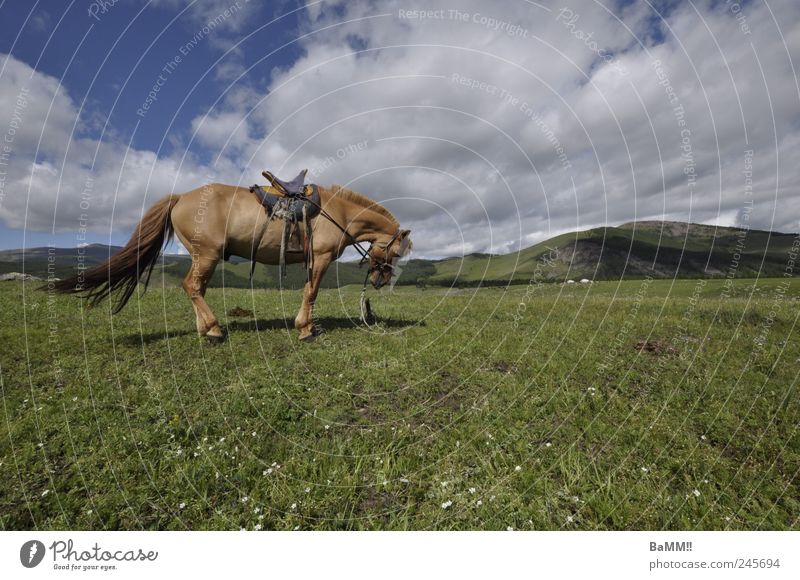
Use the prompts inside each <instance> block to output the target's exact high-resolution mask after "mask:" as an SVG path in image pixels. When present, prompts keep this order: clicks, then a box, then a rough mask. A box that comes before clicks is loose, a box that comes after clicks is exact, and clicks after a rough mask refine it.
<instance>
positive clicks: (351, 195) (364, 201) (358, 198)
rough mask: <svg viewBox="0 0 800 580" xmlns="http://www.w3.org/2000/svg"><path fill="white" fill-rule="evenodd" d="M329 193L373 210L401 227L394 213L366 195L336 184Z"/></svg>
mask: <svg viewBox="0 0 800 580" xmlns="http://www.w3.org/2000/svg"><path fill="white" fill-rule="evenodd" d="M329 191H330V192H331V194H332V195H333V196H334V197H338V198H339V199H344V200H347V201H352V202H353V203H355V204H357V205H360V206H362V207H365V208H368V209H371V210H372V211H374V212H376V213H379V214H381V215H382V216H383V217H385V218H386V219H388V220H389V221H391V222H392V223H393V224H395V225H399V223H398V221H397V218H395V217H394V216H393V215H392V212H390V211H389V210H388V209H386V208H385V207H383V206H382V205H381V204H379V203H378V202H377V201H375V200H374V199H370V198H368V197H367V196H366V195H362V194H360V193H358V192H357V191H353V190H352V189H348V188H346V187H343V186H341V185H335V184H334V185H332V186H331V187H330V188H329Z"/></svg>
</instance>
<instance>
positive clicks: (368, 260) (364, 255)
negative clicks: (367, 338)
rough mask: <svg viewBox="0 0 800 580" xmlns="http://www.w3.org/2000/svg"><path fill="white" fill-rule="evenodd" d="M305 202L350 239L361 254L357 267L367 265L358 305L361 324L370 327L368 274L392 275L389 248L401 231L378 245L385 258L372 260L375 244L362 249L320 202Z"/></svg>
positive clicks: (393, 267)
mask: <svg viewBox="0 0 800 580" xmlns="http://www.w3.org/2000/svg"><path fill="white" fill-rule="evenodd" d="M305 201H307V202H309V203H310V204H311V205H313V206H314V207H316V208H317V209H318V210H319V213H320V215H321V216H322V217H324V218H325V219H327V220H328V221H329V222H331V223H332V224H333V225H335V226H336V227H337V228H339V230H341V232H342V233H343V234H344V235H345V236H347V237H348V238H349V239H350V242H351V243H352V245H353V247H354V248H355V249H356V251H358V253H359V254H361V260H360V261H359V263H358V266H359V267H361V266H363V265H364V264H369V268H368V269H367V274H366V276H364V284H363V286H362V287H361V300H360V303H361V322H363V323H364V325H365V326H370V322H369V319H370V318H373V316H372V310H371V308H370V305H369V298H367V297H366V295H367V285H368V284H369V277H370V274H372V273H373V272H379V273H380V274H381V275H385V274H386V272H387V271H389V272H391V273H392V274H394V269H395V265H394V264H392V261H391V260H390V259H388V256H389V248H391V247H392V244H394V243H395V242H396V241H397V240H398V238H399V237H400V235H401V231H402V230H401V229H400V228H399V227H398V228H397V231H396V232H395V233H394V235H393V236H392V237H391V238H390V239H389V241H388V242H386V243H385V244H380V245H379V247H383V249H384V251H385V252H386V257H385V258H383V259H382V260H378V259H377V258H374V257H373V256H372V255H371V254H370V252H372V248H373V247H374V246H375V245H376V242H371V243H370V245H369V248H367V249H366V250H365V249H364V248H362V247H361V242H359V241H358V240H356V239H355V238H354V237H353V235H352V234H351V233H350V232H348V231H347V228H345V227H343V226H342V225H341V224H340V223H339V222H337V221H336V220H335V219H334V218H333V216H332V215H331V214H329V213H328V212H327V211H325V209H324V208H323V207H322V200H320V203H316V202H314V201H312V200H310V199H308V198H305Z"/></svg>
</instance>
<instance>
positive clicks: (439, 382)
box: [0, 279, 800, 530]
mask: <svg viewBox="0 0 800 580" xmlns="http://www.w3.org/2000/svg"><path fill="white" fill-rule="evenodd" d="M34 288H35V287H34V286H33V285H31V284H27V285H24V286H23V284H21V283H13V282H8V283H2V284H1V285H0V309H2V312H3V313H4V317H3V320H4V324H3V327H2V330H0V341H2V342H1V344H2V345H3V346H2V349H0V377H1V380H2V382H1V383H0V386H1V387H2V403H3V408H2V417H3V421H2V427H0V528H2V529H25V528H48V529H50V528H53V529H62V528H78V529H106V528H107V529H142V528H143V529H239V528H247V529H254V528H257V527H258V526H260V527H261V528H262V529H281V530H291V529H502V530H505V529H507V528H509V527H512V528H514V529H764V528H767V529H788V528H797V527H798V515H800V491H798V477H799V474H798V469H799V468H800V436H799V435H798V419H799V418H800V414H799V413H798V411H799V410H800V404H799V403H798V397H797V380H798V368H799V367H798V363H799V362H800V341H799V340H798V332H797V329H796V322H797V318H798V312H799V310H798V305H799V304H800V302H798V300H800V279H791V280H784V279H763V280H760V281H758V282H756V281H755V280H736V281H735V282H734V283H732V285H726V283H725V282H724V281H721V280H705V281H704V280H682V281H675V282H673V281H669V280H666V281H663V280H662V281H654V282H647V281H636V280H631V281H625V282H622V283H615V282H601V283H595V284H593V285H587V286H582V285H569V286H568V285H556V284H552V285H534V286H514V287H511V288H510V289H508V290H504V289H502V288H484V289H461V290H447V289H444V288H433V287H432V288H429V289H427V290H424V291H423V290H417V289H414V288H398V289H396V290H395V291H394V292H393V293H385V292H384V293H382V294H380V295H377V296H375V297H374V298H373V306H374V308H375V310H376V312H377V314H378V315H379V316H381V317H382V320H383V322H382V323H381V326H380V327H379V328H377V329H373V330H366V329H364V328H361V327H358V326H357V324H356V322H355V320H354V317H355V315H356V313H357V310H358V290H359V289H358V288H357V287H346V288H343V289H341V290H326V291H324V292H323V294H322V295H321V297H320V299H319V300H318V307H317V315H318V322H319V323H320V324H321V326H322V327H323V328H324V329H325V333H324V334H323V336H322V337H321V338H320V339H319V340H318V341H317V342H316V343H314V344H311V345H306V344H302V343H300V342H298V341H297V338H296V334H295V332H294V330H291V331H288V330H287V329H286V325H287V324H288V325H289V326H290V327H291V321H292V319H293V317H294V314H295V310H296V307H297V305H298V303H299V293H298V292H296V291H292V292H283V293H281V292H279V291H277V290H266V291H255V292H251V291H249V290H243V289H225V290H223V289H217V290H211V291H210V292H209V295H208V299H209V302H210V304H211V306H212V308H214V310H215V311H216V313H217V314H218V315H219V316H220V318H221V319H223V321H224V322H225V323H226V324H227V326H228V329H229V332H230V336H229V340H228V341H227V342H226V343H225V344H222V345H211V344H208V343H206V342H205V341H203V340H200V339H198V338H197V337H196V336H195V334H194V331H193V329H194V315H193V314H192V310H191V307H190V305H189V302H188V300H187V299H186V297H185V296H184V295H183V292H182V291H180V290H178V289H174V288H164V289H158V288H156V289H152V288H151V290H150V291H148V293H147V294H145V295H144V296H143V297H142V298H141V299H138V300H137V299H136V298H134V299H133V300H132V301H131V303H130V304H129V305H128V307H127V308H126V310H125V311H123V312H122V313H121V314H120V315H117V316H115V317H114V318H113V320H112V319H111V318H110V316H109V314H108V311H107V310H106V308H105V307H101V308H99V309H96V310H92V311H86V310H84V309H83V307H82V304H81V302H80V300H78V299H76V298H72V297H61V296H54V297H51V296H49V295H48V294H47V293H45V292H38V291H35V290H34ZM233 307H240V308H245V309H250V310H253V311H254V317H245V318H235V319H234V318H227V317H226V316H225V314H224V313H225V312H226V311H227V310H229V309H231V308H233ZM637 345H638V346H637Z"/></svg>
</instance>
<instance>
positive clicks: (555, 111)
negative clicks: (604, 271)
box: [0, 0, 800, 256]
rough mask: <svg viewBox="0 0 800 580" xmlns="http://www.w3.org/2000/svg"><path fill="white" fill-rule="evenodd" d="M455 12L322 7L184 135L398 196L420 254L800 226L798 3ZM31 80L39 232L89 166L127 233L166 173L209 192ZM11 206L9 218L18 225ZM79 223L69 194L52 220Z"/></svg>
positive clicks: (394, 205) (242, 161)
mask: <svg viewBox="0 0 800 580" xmlns="http://www.w3.org/2000/svg"><path fill="white" fill-rule="evenodd" d="M458 5H459V7H458V10H457V11H455V12H454V11H453V10H454V9H453V8H452V5H451V4H446V5H438V4H437V3H434V4H431V3H430V2H421V1H419V2H416V1H405V0H402V1H397V0H370V1H359V0H355V1H348V2H343V1H342V2H323V3H309V4H308V6H307V8H306V12H305V15H304V19H303V22H304V24H303V29H302V30H300V31H299V34H300V35H302V36H301V37H300V39H299V40H298V41H297V43H296V44H297V45H299V48H300V49H301V51H302V52H301V56H300V57H299V58H297V59H296V60H295V61H294V62H292V63H291V64H290V65H289V66H286V67H282V68H276V69H273V70H271V71H269V77H268V80H267V83H266V84H267V87H266V90H265V89H264V85H263V84H260V83H261V79H262V78H263V73H264V71H263V68H262V67H263V65H262V63H260V62H259V61H258V58H257V55H256V58H255V59H253V58H251V59H249V60H248V62H249V63H250V64H252V67H251V68H250V69H249V70H247V71H246V72H245V74H243V75H241V76H239V74H240V73H241V72H242V70H241V69H239V68H237V69H236V70H234V71H229V73H226V74H221V75H218V78H222V79H228V80H229V81H230V82H231V83H233V84H232V85H231V86H229V87H228V88H227V92H226V93H225V96H224V98H222V99H221V100H220V101H218V102H217V103H216V104H215V106H214V107H213V109H211V110H209V111H207V112H206V113H205V114H203V115H199V116H198V117H197V118H195V119H194V120H193V122H192V124H191V128H192V130H193V136H192V141H191V143H192V145H191V146H192V147H194V146H201V147H202V148H203V149H204V151H205V152H206V153H209V154H210V156H211V158H214V159H218V160H219V166H218V170H217V174H219V167H221V168H224V169H223V174H224V175H223V176H224V177H229V178H230V179H232V180H234V182H238V181H240V180H242V179H244V181H246V182H248V183H249V181H250V178H249V176H250V175H252V176H253V178H252V179H255V178H256V177H255V176H257V175H258V174H259V173H260V170H261V169H262V168H266V167H269V168H271V169H272V170H274V171H276V172H277V173H278V174H283V175H286V176H292V175H294V173H296V171H298V170H299V169H302V168H304V167H308V168H310V170H311V171H310V174H311V175H312V176H313V178H314V179H315V180H316V181H318V182H319V183H322V184H329V183H334V182H335V183H342V184H347V185H349V186H350V187H352V188H354V189H357V190H359V191H361V192H363V193H365V194H367V195H370V196H372V197H374V198H376V199H378V200H381V201H384V202H385V203H386V205H387V206H388V207H389V208H390V209H391V210H392V211H394V212H395V213H396V215H397V216H398V218H399V219H400V221H401V223H403V225H404V226H406V227H411V228H412V229H413V232H414V233H413V237H414V243H415V250H416V252H417V255H427V256H441V255H448V254H450V255H452V254H461V253H469V252H474V251H491V252H503V251H508V250H511V249H516V248H521V247H525V246H528V245H530V244H531V243H534V242H537V241H540V240H543V239H545V238H547V237H549V236H551V235H555V234H558V233H561V232H565V231H570V230H574V229H579V228H588V227H593V226H598V225H616V224H619V223H622V222H626V221H630V220H634V219H660V218H665V219H678V220H691V221H698V222H705V223H719V224H721V225H735V224H736V223H737V222H739V221H741V220H742V216H743V212H746V213H747V215H748V217H749V225H750V226H751V227H760V228H764V229H777V230H784V231H791V230H798V229H800V221H798V219H799V218H800V216H798V213H797V209H796V208H797V207H800V204H799V203H798V201H800V200H799V199H798V197H800V193H798V192H799V191H800V189H798V185H800V173H799V172H800V168H798V164H796V163H794V162H793V158H792V157H791V156H790V155H791V154H792V153H794V152H795V151H796V150H797V145H798V138H800V133H798V121H799V120H800V115H798V113H800V107H799V106H798V105H799V104H800V101H799V97H800V95H798V84H797V81H796V77H795V70H794V67H793V61H794V60H795V59H797V57H798V55H800V5H797V4H796V3H791V2H775V3H770V5H769V6H767V5H766V4H764V3H753V4H751V3H747V4H744V5H739V4H736V6H737V7H738V8H736V9H734V8H732V6H733V5H734V4H733V3H730V2H712V1H711V0H708V1H700V2H693V3H688V2H682V3H671V4H670V7H669V8H663V7H660V8H659V9H660V10H662V12H661V13H658V12H656V11H655V9H654V8H652V7H651V6H649V5H647V4H646V3H638V2H636V3H630V4H627V5H626V6H625V7H623V8H620V7H619V6H617V5H616V3H613V2H606V3H600V2H594V1H584V0H580V1H578V0H576V1H571V2H569V3H567V4H566V5H565V6H563V7H558V8H555V7H548V6H545V5H544V4H536V3H532V2H514V3H503V4H502V6H501V5H489V4H487V3H485V2H478V1H466V2H459V3H458ZM209 6H210V8H209V10H211V12H213V11H214V10H216V4H214V3H211V4H209V5H208V6H207V7H209ZM201 19H202V18H201ZM231 30H234V29H231ZM229 32H230V31H229ZM232 48H233V50H238V49H237V47H236V46H235V43H234V46H233V47H232ZM295 48H296V47H295ZM250 56H253V55H250ZM12 60H13V59H12ZM15 66H18V67H20V66H22V67H24V65H22V64H21V63H16V64H15ZM30 72H31V71H27V70H23V71H22V72H21V73H20V74H22V76H24V75H26V74H30ZM234 73H235V74H234ZM4 78H5V74H4ZM32 78H34V79H36V81H37V82H40V83H42V84H43V87H45V90H44V93H45V95H50V96H43V99H44V101H43V102H44V105H43V106H44V107H45V109H46V108H47V107H49V103H50V101H52V102H53V103H54V104H57V106H54V107H53V111H52V112H51V116H52V115H56V114H57V115H56V116H55V117H52V119H51V117H47V116H45V117H46V118H47V126H46V128H45V127H42V126H39V125H37V124H36V123H40V121H41V119H40V120H39V121H36V122H34V121H31V124H30V125H29V126H26V129H25V131H28V130H30V132H31V134H30V135H29V136H28V137H26V139H28V140H30V141H33V142H37V141H38V136H39V134H41V131H42V130H43V129H46V130H47V134H48V136H50V135H52V136H53V138H52V139H48V146H49V147H54V148H56V149H58V147H61V148H62V150H61V151H60V155H59V154H58V153H59V151H48V152H47V155H45V156H44V157H43V158H42V157H41V156H40V157H39V158H37V159H38V161H37V163H36V164H30V165H29V167H28V168H27V170H26V171H27V172H23V173H22V174H21V175H20V176H18V179H19V180H20V181H19V184H20V185H22V186H24V187H29V186H30V187H31V189H30V196H29V199H30V200H31V206H30V208H29V210H28V221H27V224H28V226H29V227H31V226H33V227H40V228H41V227H45V226H46V225H47V224H48V223H51V222H52V219H53V213H52V211H53V202H54V199H53V195H54V194H53V191H52V190H51V189H48V188H47V187H46V186H42V185H41V184H45V183H48V179H50V181H49V183H51V184H52V179H53V178H56V177H57V179H58V181H57V182H58V183H59V186H58V187H59V190H60V191H62V192H65V193H66V195H62V199H65V198H72V197H73V196H75V195H76V194H77V195H79V194H80V192H79V190H80V188H81V186H82V179H81V178H82V177H83V176H84V174H85V173H86V171H88V170H87V169H85V165H86V164H87V159H88V160H91V159H95V161H94V172H96V173H97V174H98V183H99V182H100V181H101V180H102V181H103V185H104V186H103V187H102V188H97V191H99V190H100V189H102V190H103V191H104V192H105V193H104V195H107V196H109V197H108V199H107V200H105V202H104V203H105V204H106V205H107V206H108V207H111V206H112V205H113V200H115V199H116V200H117V203H118V205H117V208H116V209H115V223H116V220H118V219H119V220H121V221H120V223H125V224H128V223H132V222H133V221H135V220H136V218H137V217H138V216H139V215H140V213H141V205H142V195H143V194H142V192H143V191H150V190H153V189H154V187H153V186H154V184H156V185H157V187H156V188H155V189H158V190H159V193H161V192H164V191H171V190H175V189H177V190H180V188H181V187H185V188H189V187H195V186H197V185H199V184H200V183H202V181H203V174H204V173H205V172H206V170H205V168H203V167H202V166H200V165H199V164H196V163H191V162H190V163H188V164H187V163H186V162H184V163H183V165H181V163H180V160H179V159H177V158H174V159H173V158H156V157H155V155H154V154H152V153H151V152H147V151H130V150H128V149H127V148H126V147H125V145H124V144H122V143H96V142H94V141H92V140H91V139H87V138H83V139H81V138H76V137H75V135H74V134H73V133H72V127H71V125H72V124H73V122H74V119H75V117H76V115H77V111H76V107H75V104H74V103H73V102H72V101H71V99H70V98H69V96H68V95H66V94H65V93H64V90H63V88H59V87H58V83H57V82H56V81H55V80H54V79H51V78H49V77H46V76H44V75H41V74H40V73H33V76H32ZM256 79H258V80H256ZM13 84H14V83H11V84H9V83H4V85H5V86H3V87H0V90H2V91H3V98H4V99H5V98H10V96H11V95H13V93H14V90H15V89H14V87H13ZM4 102H5V101H4ZM56 109H57V110H56ZM33 117H37V118H38V117H39V115H38V114H37V115H30V118H31V119H32V118H33ZM45 117H42V118H45ZM29 145H30V144H27V145H26V147H27V146H29ZM22 149H23V148H22V147H21V146H20V150H22ZM25 151H28V149H25ZM96 152H97V153H96ZM750 152H752V153H750ZM190 158H191V157H190ZM42 159H45V160H47V161H46V162H45V161H43V160H42ZM750 163H751V164H752V187H750V184H749V182H746V181H745V175H744V171H745V169H746V167H749V164H750ZM40 166H41V167H40ZM48 171H49V172H51V173H50V174H49V175H50V177H47V176H48V173H47V172H48ZM82 172H83V173H82ZM243 175H244V176H246V177H244V178H242V176H243ZM101 176H102V177H101ZM120 176H124V178H121V177H120ZM170 186H171V187H170ZM40 187H44V189H39V188H40ZM98 195H99V193H98ZM750 202H752V206H751V205H750ZM11 203H12V201H11V200H10V198H9V197H8V196H7V197H6V200H5V202H4V203H3V208H2V210H0V211H2V214H0V215H2V217H3V218H4V219H5V220H6V221H7V222H8V223H9V224H11V225H18V224H20V223H23V222H22V221H21V220H20V218H19V216H18V214H16V213H15V210H14V209H12V205H11ZM106 205H103V207H104V208H106ZM751 207H752V209H750V208H751ZM104 212H105V209H104V210H103V211H98V215H99V214H101V213H104ZM106 213H107V212H106ZM15 216H16V217H15ZM123 216H125V217H123ZM71 220H74V215H72V214H70V210H69V207H68V204H64V203H63V202H60V203H59V206H58V214H57V215H56V223H57V227H66V228H68V227H70V224H71V223H73V222H72V221H71ZM97 223H98V224H101V223H104V222H101V221H98V222H97Z"/></svg>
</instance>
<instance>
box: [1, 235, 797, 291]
mask: <svg viewBox="0 0 800 580" xmlns="http://www.w3.org/2000/svg"><path fill="white" fill-rule="evenodd" d="M799 239H800V238H798V234H784V233H776V232H768V231H759V230H741V229H736V228H724V227H716V226H708V225H701V224H689V223H683V222H658V221H652V222H648V221H642V222H631V223H626V224H623V225H621V226H619V227H606V228H595V229H591V230H586V231H581V232H572V233H568V234H562V235H560V236H556V237H554V238H551V239H549V240H547V241H545V242H541V243H539V244H536V245H534V246H531V247H529V248H525V249H524V250H521V251H520V252H515V253H511V254H503V255H492V254H470V255H467V256H464V257H453V258H446V259H443V260H410V261H409V262H408V263H407V264H405V265H404V266H403V271H402V273H401V275H400V278H399V280H398V284H402V285H414V284H417V285H442V286H452V285H456V286H476V285H479V284H482V285H505V284H509V283H511V284H527V283H528V282H529V281H530V280H532V279H536V280H539V281H544V282H546V281H551V282H560V281H564V280H567V279H570V278H572V279H580V278H588V279H590V280H618V279H622V278H629V279H630V278H643V277H645V276H651V277H653V278H673V277H678V278H699V277H725V276H735V277H737V278H748V277H755V276H757V275H759V274H760V275H761V276H782V275H783V273H784V270H785V268H786V264H787V259H788V254H789V252H790V251H791V250H792V247H793V244H798V243H800V242H798V240H799ZM794 248H795V250H796V249H797V246H796V245H795V246H794ZM118 249H119V248H118V247H115V246H106V245H102V244H92V245H89V246H86V247H85V248H84V251H83V260H84V263H85V264H86V265H87V266H93V265H96V264H99V263H102V262H103V260H105V259H107V258H108V256H109V255H110V254H113V253H114V252H116V251H117V250H118ZM23 258H24V263H23ZM77 265H78V258H77V250H76V249H75V248H71V249H65V248H30V249H27V250H25V251H24V252H23V250H3V251H0V274H2V273H7V272H23V271H24V272H26V273H29V274H33V275H35V276H39V277H42V278H47V277H48V275H50V276H55V277H59V278H63V277H66V276H69V275H71V274H72V273H73V272H74V271H75V268H76V267H77ZM188 269H189V258H188V257H187V256H182V255H175V254H167V255H164V256H162V259H161V261H160V262H159V265H158V266H157V267H156V270H155V271H154V273H153V280H154V281H155V282H156V283H158V282H159V281H160V280H163V283H164V284H165V285H168V286H171V285H178V284H179V283H180V281H181V280H182V279H183V277H184V275H185V273H186V272H187V271H188ZM364 274H365V271H364V270H363V269H360V268H359V267H358V264H357V263H353V262H339V263H337V264H334V267H333V268H332V269H331V270H330V271H329V273H328V275H327V276H326V277H325V280H324V282H323V287H326V288H330V287H338V286H346V285H349V284H361V283H362V282H363V280H364ZM249 275H250V263H249V262H248V261H245V260H241V259H237V258H234V259H232V260H231V261H230V262H227V263H225V264H224V266H223V267H219V268H217V272H216V273H215V275H214V278H213V279H212V282H211V285H212V286H216V287H219V286H223V285H224V286H228V287H234V288H247V287H250V284H251V283H250V280H249ZM304 281H305V273H304V271H303V269H302V267H300V266H290V267H289V268H288V275H287V277H286V279H285V280H284V282H283V287H285V288H299V287H301V286H302V285H303V283H304ZM278 283H279V280H278V269H277V266H264V265H258V266H257V267H256V270H255V277H254V280H253V286H254V287H257V288H261V287H270V288H275V287H278Z"/></svg>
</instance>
